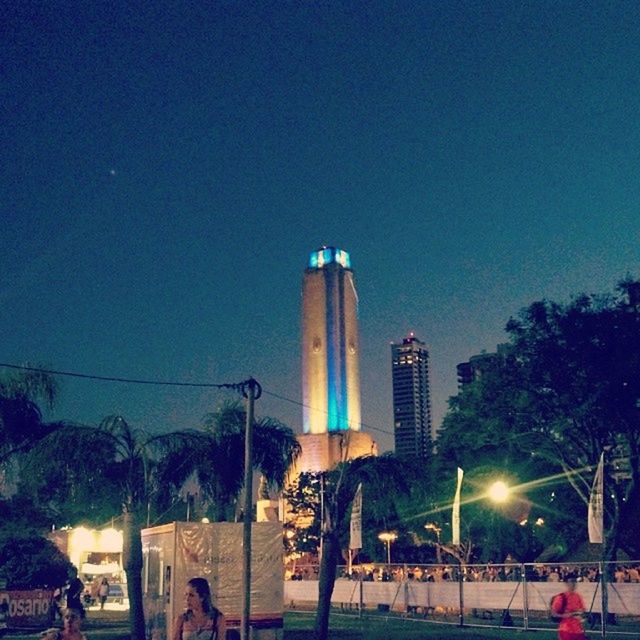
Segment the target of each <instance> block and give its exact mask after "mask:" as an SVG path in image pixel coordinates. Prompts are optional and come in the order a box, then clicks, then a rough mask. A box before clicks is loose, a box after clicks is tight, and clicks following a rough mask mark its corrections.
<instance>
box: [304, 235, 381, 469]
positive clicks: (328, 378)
mask: <svg viewBox="0 0 640 640" xmlns="http://www.w3.org/2000/svg"><path fill="white" fill-rule="evenodd" d="M358 358H359V346H358V295H357V293H356V288H355V285H354V281H353V271H352V270H351V259H350V257H349V254H348V253H347V252H346V251H343V250H342V249H336V248H334V247H322V248H321V249H318V250H317V251H313V252H312V253H311V255H310V256H309V263H308V265H307V268H306V269H305V272H304V279H303V284H302V401H303V405H304V410H303V414H304V415H303V431H304V435H303V436H301V437H300V443H301V445H302V458H301V460H300V461H299V463H298V465H297V466H298V468H299V470H301V471H325V470H327V469H330V468H332V467H333V466H335V464H336V463H338V462H340V461H341V460H345V459H351V458H355V457H358V456H362V455H369V454H372V453H374V454H375V453H376V447H375V443H374V441H373V440H372V439H371V437H370V436H369V435H367V434H365V433H362V432H361V431H360V372H359V368H358Z"/></svg>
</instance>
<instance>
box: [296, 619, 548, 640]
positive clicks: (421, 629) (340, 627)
mask: <svg viewBox="0 0 640 640" xmlns="http://www.w3.org/2000/svg"><path fill="white" fill-rule="evenodd" d="M313 619H314V618H313V615H305V614H300V613H287V614H286V617H285V631H284V640H309V632H310V630H311V629H312V628H313ZM556 634H557V632H556V631H555V630H554V631H553V632H552V633H545V632H542V634H540V633H537V634H536V635H537V638H539V639H540V640H551V639H555V637H556ZM527 636H528V634H525V633H523V632H522V631H516V630H514V629H489V628H474V627H464V628H462V629H461V628H460V627H456V626H454V625H445V624H436V623H429V622H423V621H415V620H409V619H403V618H398V617H393V616H390V617H388V618H384V617H375V618H373V617H366V618H362V619H359V618H356V617H354V616H352V615H348V616H344V615H339V614H335V613H334V614H332V616H331V632H330V634H329V637H330V638H331V640H405V639H407V640H440V639H443V640H444V639H446V640H513V639H515V638H520V639H524V638H526V637H527Z"/></svg>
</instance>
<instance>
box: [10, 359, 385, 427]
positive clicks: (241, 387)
mask: <svg viewBox="0 0 640 640" xmlns="http://www.w3.org/2000/svg"><path fill="white" fill-rule="evenodd" d="M0 367H4V368H6V369H17V370H22V371H32V372H34V373H46V374H50V375H56V376H64V377H68V378H82V379H85V380H96V381H99V382H118V383H123V384H142V385H153V386H164V387H193V388H209V389H232V390H234V391H238V392H240V393H244V392H245V390H246V387H247V385H248V384H250V383H251V381H253V379H251V380H245V381H243V382H223V383H215V382H181V381H174V380H152V379H140V378H127V377H123V376H102V375H96V374H89V373H77V372H73V371H62V370H59V369H45V368H43V367H33V366H29V365H17V364H8V363H5V362H0ZM253 382H255V381H253ZM261 392H262V393H264V394H265V395H268V396H271V397H273V398H277V399H278V400H282V401H284V402H289V403H290V404H294V405H296V406H299V407H304V408H306V409H314V407H311V406H309V405H307V404H304V403H303V402H300V401H298V400H293V399H292V398H288V397H286V396H283V395H281V394H279V393H275V392H273V391H267V390H266V389H263V388H262V389H261ZM316 410H317V411H320V409H316ZM323 412H324V413H326V411H323ZM360 426H361V427H365V428H366V429H370V430H371V431H377V432H378V433H384V434H386V435H393V432H391V431H389V430H388V429H383V428H382V427H376V426H374V425H370V424H367V423H365V422H361V423H360Z"/></svg>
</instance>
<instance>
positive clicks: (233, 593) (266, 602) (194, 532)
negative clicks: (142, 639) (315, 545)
mask: <svg viewBox="0 0 640 640" xmlns="http://www.w3.org/2000/svg"><path fill="white" fill-rule="evenodd" d="M242 527H243V525H242V524H241V523H235V522H218V523H202V522H172V523H170V524H166V525H161V526H158V527H153V528H150V529H143V530H142V550H143V556H144V568H143V584H142V587H143V596H144V607H145V618H146V621H147V637H148V638H151V640H166V638H170V637H171V626H172V623H173V621H174V620H175V618H176V617H177V616H178V615H179V614H180V613H182V612H183V611H184V591H185V588H186V584H187V581H188V580H189V579H191V578H195V577H202V578H206V579H207V580H208V581H209V585H210V586H211V593H212V595H213V604H214V605H215V606H216V607H217V608H218V609H220V610H221V611H222V612H223V613H224V615H225V617H226V619H227V628H228V629H233V628H239V627H240V617H241V612H242V593H243V585H242V558H243V550H242V540H243V535H242V534H243V530H242ZM251 531H252V534H251V538H252V539H251V627H252V637H253V638H254V639H255V640H280V638H282V620H283V589H284V586H283V574H284V569H283V561H282V552H283V545H282V524H281V523H279V522H254V523H253V525H252V529H251Z"/></svg>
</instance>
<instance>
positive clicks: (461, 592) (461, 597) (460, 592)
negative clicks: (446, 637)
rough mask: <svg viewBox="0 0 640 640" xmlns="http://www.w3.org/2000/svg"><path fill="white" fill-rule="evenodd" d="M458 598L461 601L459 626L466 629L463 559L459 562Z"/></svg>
mask: <svg viewBox="0 0 640 640" xmlns="http://www.w3.org/2000/svg"><path fill="white" fill-rule="evenodd" d="M458 596H459V601H460V615H459V617H458V619H459V626H461V627H464V582H463V576H462V558H460V559H459V560H458Z"/></svg>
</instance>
